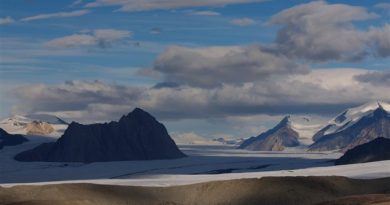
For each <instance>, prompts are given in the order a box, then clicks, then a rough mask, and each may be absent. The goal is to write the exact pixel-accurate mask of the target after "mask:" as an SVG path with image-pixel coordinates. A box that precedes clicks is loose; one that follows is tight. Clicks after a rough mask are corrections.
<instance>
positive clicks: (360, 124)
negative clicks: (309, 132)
mask: <svg viewBox="0 0 390 205" xmlns="http://www.w3.org/2000/svg"><path fill="white" fill-rule="evenodd" d="M325 128H326V127H325ZM320 132H323V130H320ZM317 134H318V133H317ZM315 136H316V135H315ZM379 137H384V138H390V114H389V112H388V111H386V110H385V109H384V108H383V107H382V106H381V105H380V104H378V106H377V108H376V109H374V110H372V111H370V112H366V113H364V115H363V116H361V117H358V118H356V120H354V121H352V120H351V121H348V122H346V123H345V124H344V125H342V126H340V127H339V128H338V129H337V130H335V131H334V132H330V133H329V134H324V135H322V136H320V137H318V135H317V138H315V139H314V140H316V141H315V142H314V143H313V144H312V145H311V146H310V148H309V150H311V151H326V150H341V151H343V152H345V151H347V150H349V149H352V148H354V147H356V146H358V145H361V144H364V143H367V142H369V141H372V140H374V139H375V138H379Z"/></svg>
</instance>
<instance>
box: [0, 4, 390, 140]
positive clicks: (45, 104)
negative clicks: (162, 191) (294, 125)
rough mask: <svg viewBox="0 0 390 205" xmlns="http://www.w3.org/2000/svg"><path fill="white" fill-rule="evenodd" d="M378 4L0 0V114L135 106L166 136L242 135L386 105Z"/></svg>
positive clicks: (387, 23)
mask: <svg viewBox="0 0 390 205" xmlns="http://www.w3.org/2000/svg"><path fill="white" fill-rule="evenodd" d="M389 65H390V3H388V2H386V1H381V0H379V1H373V0H361V1H352V0H344V1H342V0H339V1H336V0H329V1H306V0H305V1H304V0H290V1H282V0H196V1H195V0H69V1H66V0H63V1H51V0H2V1H1V2H0V108H1V109H0V117H1V118H6V117H8V116H11V115H14V114H22V115H27V114H34V113H46V114H53V115H56V116H59V117H62V118H64V119H67V120H70V121H71V120H74V121H79V122H83V123H92V122H103V121H110V120H117V119H119V118H120V116H122V115H124V114H127V113H129V112H130V111H131V110H132V109H134V108H135V107H140V108H142V109H144V110H146V111H148V112H150V113H151V114H153V115H154V116H156V117H157V119H159V120H160V121H162V122H163V123H164V124H165V125H166V126H167V128H168V131H169V132H170V133H171V134H175V135H197V136H204V137H221V136H222V137H223V136H225V137H248V136H252V135H257V134H259V133H260V132H262V131H264V130H266V129H267V128H270V127H272V126H273V125H275V123H277V122H278V121H279V120H281V119H282V118H283V117H284V116H286V115H294V116H310V117H311V118H312V119H313V120H314V119H315V120H319V119H323V120H328V119H329V118H331V117H333V116H334V115H336V114H337V113H340V112H342V111H343V110H344V109H346V108H348V107H351V106H356V105H360V104H363V103H366V102H370V101H376V100H383V101H390V93H389V90H390V66H389Z"/></svg>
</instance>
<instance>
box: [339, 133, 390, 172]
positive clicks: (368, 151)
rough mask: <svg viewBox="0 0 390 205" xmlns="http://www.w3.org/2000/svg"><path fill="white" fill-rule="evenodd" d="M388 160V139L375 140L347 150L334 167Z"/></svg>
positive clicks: (389, 147)
mask: <svg viewBox="0 0 390 205" xmlns="http://www.w3.org/2000/svg"><path fill="white" fill-rule="evenodd" d="M381 160H390V139H387V138H383V137H381V138H376V139H374V140H373V141H371V142H368V143H365V144H362V145H359V146H357V147H355V148H353V149H350V150H348V151H347V152H346V153H345V154H344V155H343V156H342V157H340V158H339V159H337V160H336V161H335V164H336V165H341V164H355V163H364V162H374V161H381Z"/></svg>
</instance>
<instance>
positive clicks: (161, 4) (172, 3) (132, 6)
mask: <svg viewBox="0 0 390 205" xmlns="http://www.w3.org/2000/svg"><path fill="white" fill-rule="evenodd" d="M262 1H265V0H196V1H193V0H95V1H94V2H90V3H88V4H87V5H86V7H87V8H93V7H101V6H118V7H119V11H128V12H133V11H150V10H168V9H180V8H190V7H202V6H223V5H227V4H241V3H250V2H262Z"/></svg>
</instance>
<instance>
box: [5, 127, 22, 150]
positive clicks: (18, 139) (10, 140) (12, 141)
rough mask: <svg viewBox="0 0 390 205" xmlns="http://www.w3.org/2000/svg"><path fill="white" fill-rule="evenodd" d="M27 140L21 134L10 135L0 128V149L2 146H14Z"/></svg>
mask: <svg viewBox="0 0 390 205" xmlns="http://www.w3.org/2000/svg"><path fill="white" fill-rule="evenodd" d="M27 141H28V139H26V138H25V137H23V135H12V134H9V133H7V132H6V131H5V130H3V129H1V128H0V149H2V148H3V147H4V146H14V145H18V144H22V143H23V142H27Z"/></svg>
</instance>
